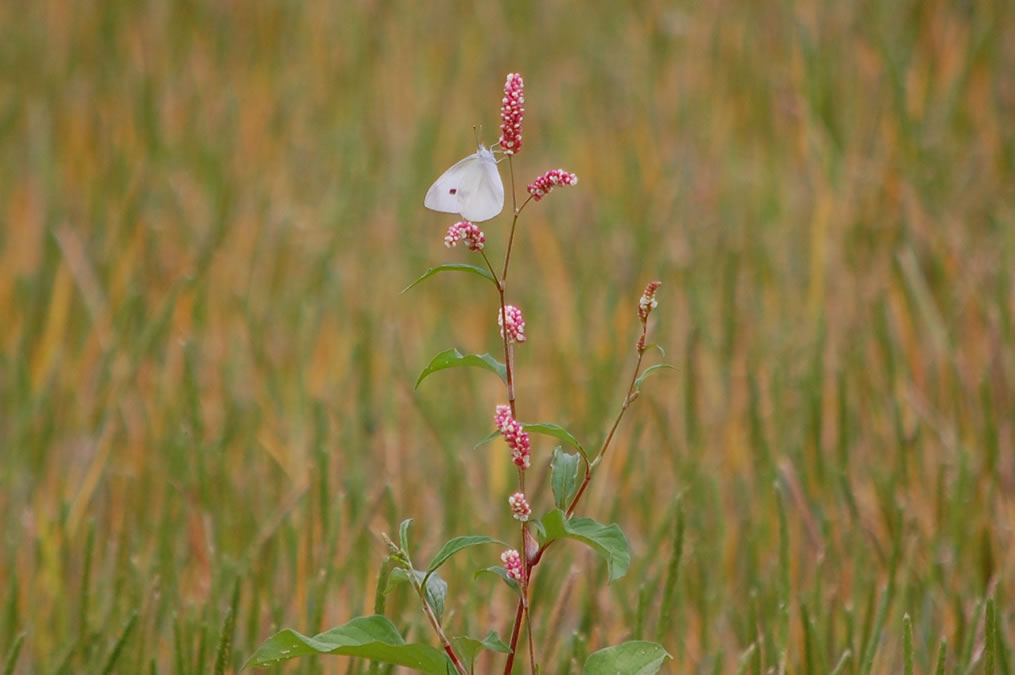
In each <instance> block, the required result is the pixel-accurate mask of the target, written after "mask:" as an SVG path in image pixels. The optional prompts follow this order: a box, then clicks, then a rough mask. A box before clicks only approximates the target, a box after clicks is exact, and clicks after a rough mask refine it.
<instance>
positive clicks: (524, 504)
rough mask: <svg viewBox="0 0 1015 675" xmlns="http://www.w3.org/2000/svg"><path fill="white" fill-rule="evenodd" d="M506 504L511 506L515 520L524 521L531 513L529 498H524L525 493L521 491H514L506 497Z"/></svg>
mask: <svg viewBox="0 0 1015 675" xmlns="http://www.w3.org/2000/svg"><path fill="white" fill-rule="evenodd" d="M508 505H509V506H510V507H511V514H512V515H513V516H514V518H515V520H520V521H522V522H523V523H524V522H525V521H527V520H528V519H529V516H530V515H532V507H530V506H529V500H527V499H526V498H525V493H523V492H516V493H514V494H513V495H511V496H510V497H508Z"/></svg>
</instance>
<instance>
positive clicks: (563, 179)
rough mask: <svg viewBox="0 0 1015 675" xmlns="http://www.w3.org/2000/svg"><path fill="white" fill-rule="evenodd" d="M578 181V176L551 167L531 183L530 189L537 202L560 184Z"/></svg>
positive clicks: (572, 183)
mask: <svg viewBox="0 0 1015 675" xmlns="http://www.w3.org/2000/svg"><path fill="white" fill-rule="evenodd" d="M577 182H578V176H576V175H574V174H573V173H569V172H567V171H564V169H551V170H549V171H547V172H546V173H544V174H543V175H542V176H540V177H539V178H537V179H536V180H534V181H532V183H530V184H529V187H528V190H529V194H530V195H532V198H533V199H535V200H536V201H537V202H538V201H539V200H540V199H542V198H543V197H545V196H546V195H548V194H549V193H550V190H552V189H553V188H555V187H557V186H558V185H574V184H575V183H577Z"/></svg>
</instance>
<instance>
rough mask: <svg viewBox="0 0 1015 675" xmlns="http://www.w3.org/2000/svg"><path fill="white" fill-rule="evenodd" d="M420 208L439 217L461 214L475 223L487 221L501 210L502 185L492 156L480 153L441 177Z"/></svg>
mask: <svg viewBox="0 0 1015 675" xmlns="http://www.w3.org/2000/svg"><path fill="white" fill-rule="evenodd" d="M423 206H425V207H426V208H428V209H430V210H432V211H440V212H441V213H460V214H461V215H462V218H465V219H466V220H471V221H472V222H474V223H481V222H483V221H484V220H490V219H491V218H493V217H494V216H496V215H497V214H498V213H500V212H501V210H502V209H503V208H504V183H502V182H501V180H500V172H499V171H498V170H497V160H496V159H494V157H493V152H492V151H491V150H490V149H489V148H487V147H486V146H485V145H483V144H480V146H479V150H478V151H477V152H476V153H475V154H473V155H469V156H468V157H466V158H465V159H463V160H462V161H460V162H458V163H457V164H455V165H454V166H452V167H451V168H450V169H448V170H447V171H445V172H444V173H442V174H441V177H440V178H438V179H437V180H436V181H434V184H433V185H431V186H430V189H429V190H427V191H426V198H425V199H423Z"/></svg>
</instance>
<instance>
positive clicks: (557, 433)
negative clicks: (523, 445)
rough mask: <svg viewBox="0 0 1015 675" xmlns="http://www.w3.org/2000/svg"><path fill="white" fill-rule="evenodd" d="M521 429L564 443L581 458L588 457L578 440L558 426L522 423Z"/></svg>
mask: <svg viewBox="0 0 1015 675" xmlns="http://www.w3.org/2000/svg"><path fill="white" fill-rule="evenodd" d="M522 428H523V429H525V430H526V431H531V432H532V433H534V434H543V435H544V436H553V437H554V438H556V439H557V440H559V441H564V442H565V443H567V444H568V445H570V446H571V447H572V448H575V449H576V450H577V451H578V452H580V453H581V455H582V457H585V458H586V459H588V455H586V454H585V448H583V447H582V444H581V443H579V442H578V439H577V438H575V437H574V436H572V435H571V432H570V431H568V430H567V429H565V428H564V427H562V426H560V425H558V424H551V423H550V422H531V423H523V424H522Z"/></svg>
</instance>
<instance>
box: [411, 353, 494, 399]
mask: <svg viewBox="0 0 1015 675" xmlns="http://www.w3.org/2000/svg"><path fill="white" fill-rule="evenodd" d="M462 366H472V367H474V368H483V369H485V370H489V371H490V372H491V373H497V375H498V376H499V377H500V379H502V380H504V381H505V382H507V367H506V366H505V365H504V364H503V363H501V362H500V361H498V360H497V359H495V358H493V356H491V355H490V354H462V353H461V352H460V351H458V350H457V349H449V350H447V351H444V352H441V353H440V354H438V355H437V356H435V357H433V359H431V361H430V364H429V365H427V367H426V368H424V369H423V372H422V373H420V374H419V377H417V378H416V388H417V389H418V388H419V385H420V383H421V382H422V381H423V380H425V379H426V378H427V376H428V375H431V374H432V373H436V372H437V371H438V370H444V369H446V368H458V367H462Z"/></svg>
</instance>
